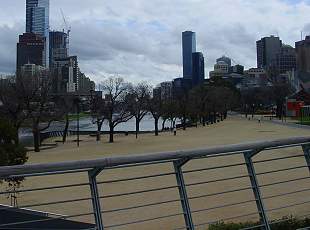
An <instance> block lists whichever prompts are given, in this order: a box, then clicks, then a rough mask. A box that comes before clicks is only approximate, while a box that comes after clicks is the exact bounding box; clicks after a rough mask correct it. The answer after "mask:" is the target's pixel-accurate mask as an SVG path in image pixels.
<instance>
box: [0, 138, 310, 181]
mask: <svg viewBox="0 0 310 230" xmlns="http://www.w3.org/2000/svg"><path fill="white" fill-rule="evenodd" d="M306 142H310V137H291V138H286V139H278V140H266V141H258V142H249V143H243V144H234V145H226V146H215V147H211V148H205V149H198V150H187V151H174V152H162V153H153V154H139V155H128V154H127V155H124V156H118V157H107V158H103V159H96V160H86V161H85V160H83V161H71V162H61V163H46V164H27V165H19V166H4V167H1V168H0V178H1V179H5V178H9V177H11V176H19V175H25V174H27V175H31V174H36V173H42V175H43V174H44V173H50V172H59V171H62V172H63V171H69V170H81V169H92V168H108V167H115V166H121V165H128V164H138V163H150V162H155V161H164V160H177V159H182V158H193V157H201V156H208V155H214V154H219V153H221V154H223V155H225V154H227V153H230V152H237V151H251V150H254V149H266V148H272V147H278V148H279V147H280V146H283V145H293V144H301V143H306Z"/></svg>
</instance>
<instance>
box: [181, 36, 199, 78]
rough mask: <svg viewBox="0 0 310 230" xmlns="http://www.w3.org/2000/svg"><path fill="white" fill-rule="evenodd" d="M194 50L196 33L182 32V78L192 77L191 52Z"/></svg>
mask: <svg viewBox="0 0 310 230" xmlns="http://www.w3.org/2000/svg"><path fill="white" fill-rule="evenodd" d="M195 52H196V34H195V32H192V31H185V32H183V33H182V54H183V78H186V79H192V73H193V70H192V68H193V59H192V53H195Z"/></svg>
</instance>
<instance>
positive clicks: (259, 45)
mask: <svg viewBox="0 0 310 230" xmlns="http://www.w3.org/2000/svg"><path fill="white" fill-rule="evenodd" d="M281 47H282V41H281V40H280V38H279V37H275V36H270V37H264V38H262V39H261V40H259V41H257V42H256V51H257V68H264V69H268V68H269V67H270V66H271V65H272V62H273V60H274V59H275V58H276V55H277V54H278V53H280V51H281Z"/></svg>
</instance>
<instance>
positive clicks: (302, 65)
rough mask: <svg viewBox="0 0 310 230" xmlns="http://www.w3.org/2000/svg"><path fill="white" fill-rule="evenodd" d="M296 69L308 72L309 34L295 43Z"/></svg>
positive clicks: (309, 57) (309, 55)
mask: <svg viewBox="0 0 310 230" xmlns="http://www.w3.org/2000/svg"><path fill="white" fill-rule="evenodd" d="M295 49H296V55H297V57H296V58H297V60H296V62H297V71H298V72H307V73H310V36H306V38H305V40H302V41H299V42H296V43H295Z"/></svg>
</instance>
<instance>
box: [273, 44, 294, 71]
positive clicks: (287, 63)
mask: <svg viewBox="0 0 310 230" xmlns="http://www.w3.org/2000/svg"><path fill="white" fill-rule="evenodd" d="M273 65H274V67H275V68H276V70H277V71H278V73H279V74H284V73H286V72H287V71H292V70H293V69H296V53H295V49H294V48H293V47H291V46H289V45H283V46H282V47H281V49H280V52H279V53H278V54H276V57H275V60H274V63H273Z"/></svg>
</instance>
